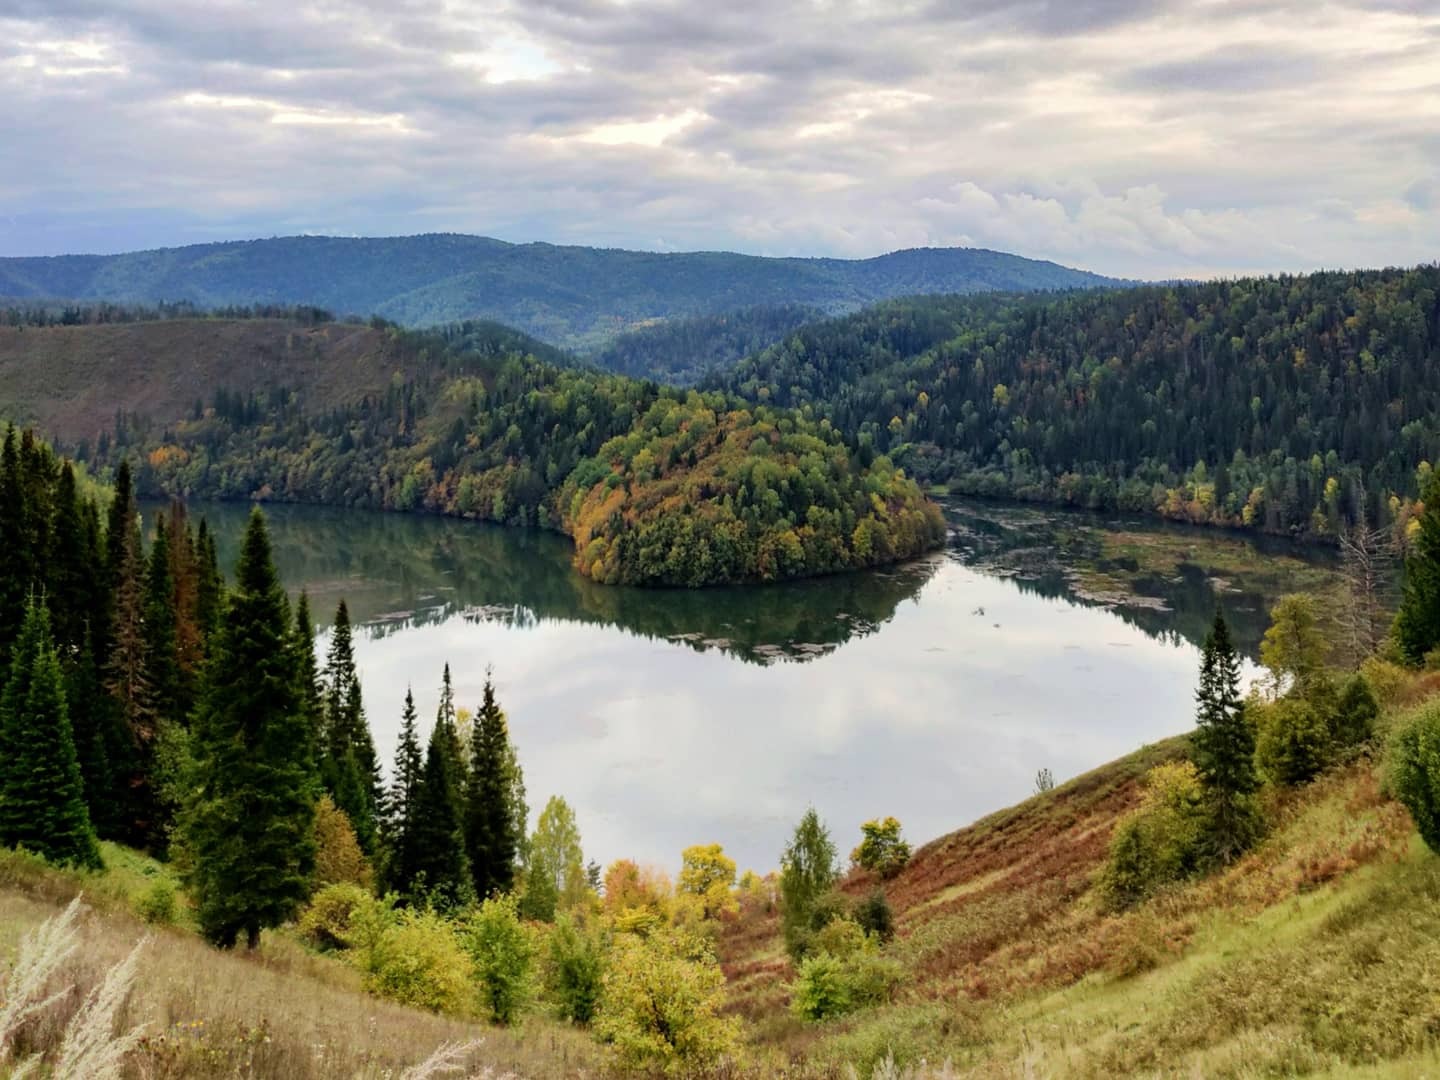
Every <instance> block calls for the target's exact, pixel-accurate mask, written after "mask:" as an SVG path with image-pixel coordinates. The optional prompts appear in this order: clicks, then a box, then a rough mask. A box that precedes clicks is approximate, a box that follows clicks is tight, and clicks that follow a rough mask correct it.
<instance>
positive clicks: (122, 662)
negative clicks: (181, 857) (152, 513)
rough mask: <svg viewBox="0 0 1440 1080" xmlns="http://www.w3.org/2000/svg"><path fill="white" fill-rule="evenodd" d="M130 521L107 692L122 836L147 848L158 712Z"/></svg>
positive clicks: (118, 578) (152, 823)
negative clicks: (114, 728) (116, 739)
mask: <svg viewBox="0 0 1440 1080" xmlns="http://www.w3.org/2000/svg"><path fill="white" fill-rule="evenodd" d="M127 521H128V524H127V525H126V526H125V527H126V528H128V529H129V536H128V538H127V542H126V544H125V545H124V547H123V548H122V549H121V554H120V564H119V566H118V568H117V571H116V575H115V579H114V580H115V591H114V593H113V604H112V613H113V614H112V617H111V620H110V654H109V657H108V659H107V660H106V662H105V692H106V693H107V694H108V695H109V699H110V707H111V708H112V709H113V710H114V712H115V717H116V720H117V722H118V724H119V730H120V732H122V733H123V738H122V739H121V740H120V743H119V745H117V746H115V747H113V748H112V749H113V752H112V755H111V758H110V766H111V768H112V769H113V770H114V771H115V776H116V781H117V784H118V786H119V787H118V792H119V795H120V799H121V803H122V807H121V822H120V837H121V838H122V839H124V840H125V842H126V843H128V844H130V845H132V846H134V847H144V846H146V845H147V844H149V843H151V842H152V841H153V840H154V839H155V835H154V834H155V830H156V828H157V826H158V822H157V820H156V815H155V804H154V792H153V789H152V787H151V785H150V774H151V763H152V759H153V755H154V747H155V736H156V723H155V721H156V714H155V707H154V697H153V694H152V691H151V685H150V677H149V674H148V672H147V670H146V664H145V661H146V653H147V646H146V640H145V615H144V609H145V593H144V581H143V574H144V559H143V558H142V556H141V554H140V535H139V529H138V522H137V519H136V518H135V517H134V516H131V517H129V518H128V519H127Z"/></svg>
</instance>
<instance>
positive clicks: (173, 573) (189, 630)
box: [158, 499, 205, 716]
mask: <svg viewBox="0 0 1440 1080" xmlns="http://www.w3.org/2000/svg"><path fill="white" fill-rule="evenodd" d="M158 524H159V527H160V528H161V529H163V530H164V532H165V540H166V543H165V547H166V551H167V552H168V553H169V556H170V582H171V588H172V597H171V607H172V608H173V609H174V612H175V664H176V675H177V707H178V709H179V711H180V713H181V714H182V715H184V716H189V714H190V710H191V709H192V708H194V705H195V693H196V687H197V684H198V682H199V677H200V665H201V663H202V662H203V661H204V658H205V647H204V644H205V643H204V635H203V632H202V630H201V627H200V620H199V615H198V611H197V606H198V592H199V588H200V566H199V563H198V561H197V557H196V549H195V534H194V530H192V529H191V527H190V521H189V515H188V513H187V511H186V509H185V504H184V503H183V502H181V501H180V500H179V499H176V500H174V501H172V502H171V504H170V512H169V513H168V514H161V515H160V519H159V523H158Z"/></svg>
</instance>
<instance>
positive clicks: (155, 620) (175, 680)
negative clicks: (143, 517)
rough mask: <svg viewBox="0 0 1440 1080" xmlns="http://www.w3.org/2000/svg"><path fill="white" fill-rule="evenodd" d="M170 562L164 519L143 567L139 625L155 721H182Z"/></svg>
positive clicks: (173, 586)
mask: <svg viewBox="0 0 1440 1080" xmlns="http://www.w3.org/2000/svg"><path fill="white" fill-rule="evenodd" d="M172 571H173V567H172V566H171V562H170V535H169V533H168V532H167V530H166V529H165V526H164V522H163V520H162V521H161V523H160V524H159V525H158V526H157V527H156V529H155V542H154V543H153V545H152V546H151V548H150V558H149V561H148V562H147V563H146V567H145V596H144V601H143V604H142V623H143V627H144V639H145V661H144V668H145V679H146V682H147V683H148V684H149V688H150V707H151V708H152V709H153V710H154V712H155V715H156V718H157V721H158V720H171V721H177V722H178V721H181V720H183V719H184V716H183V710H182V706H181V685H180V684H181V677H180V657H179V655H178V652H177V649H176V627H175V624H176V618H175V579H174V576H173V573H172Z"/></svg>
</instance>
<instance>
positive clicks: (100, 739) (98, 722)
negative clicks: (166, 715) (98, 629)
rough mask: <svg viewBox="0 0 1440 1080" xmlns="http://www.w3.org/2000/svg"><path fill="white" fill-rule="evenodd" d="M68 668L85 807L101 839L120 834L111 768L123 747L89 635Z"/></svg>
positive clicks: (68, 690)
mask: <svg viewBox="0 0 1440 1080" xmlns="http://www.w3.org/2000/svg"><path fill="white" fill-rule="evenodd" d="M62 666H63V667H64V669H65V702H66V705H67V707H68V712H69V714H70V728H71V733H72V735H73V738H74V742H75V755H76V757H77V759H78V760H79V762H80V777H81V779H82V780H83V781H84V787H85V805H86V807H87V809H88V810H89V812H90V822H91V824H92V825H94V826H95V831H96V832H97V833H98V834H99V835H100V836H102V837H106V838H109V837H111V836H116V835H118V833H119V828H120V822H121V820H122V817H121V810H122V808H121V806H120V799H119V796H118V793H117V791H116V788H115V773H114V770H113V769H112V768H111V767H110V757H111V753H112V749H113V748H116V747H118V746H120V745H122V743H121V740H120V738H119V735H120V732H119V731H118V730H117V727H116V725H115V723H114V715H115V714H114V711H113V710H112V709H111V708H110V702H109V699H108V698H106V696H105V691H104V690H103V689H102V688H101V686H100V672H99V670H98V669H97V668H96V666H95V654H94V652H92V651H91V649H90V642H89V635H88V634H87V635H86V638H85V640H84V642H83V643H82V645H81V648H80V652H79V653H78V654H77V655H76V656H74V657H73V658H72V659H71V660H70V661H69V662H67V663H66V664H64V665H62Z"/></svg>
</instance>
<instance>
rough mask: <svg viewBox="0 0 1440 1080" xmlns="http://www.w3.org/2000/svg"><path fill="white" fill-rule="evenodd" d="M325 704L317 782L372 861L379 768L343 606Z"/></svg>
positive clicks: (327, 671) (327, 676)
mask: <svg viewBox="0 0 1440 1080" xmlns="http://www.w3.org/2000/svg"><path fill="white" fill-rule="evenodd" d="M324 704H325V710H324V727H323V734H322V743H323V745H324V756H323V758H322V764H321V777H322V779H323V780H324V783H325V787H326V790H327V791H329V792H330V796H331V798H333V799H334V800H335V805H336V806H338V807H339V808H340V809H341V810H343V811H344V812H345V816H346V817H348V818H349V819H350V822H351V824H352V825H354V827H355V835H356V838H357V839H358V840H359V841H360V847H361V849H362V850H363V851H364V852H365V853H366V854H367V855H372V854H374V852H375V842H376V838H377V825H378V819H379V811H380V801H381V800H380V796H381V783H380V765H379V761H378V759H377V757H376V754H375V741H374V739H373V738H372V737H371V734H370V726H369V724H367V723H366V721H365V706H364V702H363V701H362V699H361V695H360V676H359V673H358V672H357V671H356V669H355V646H354V640H353V638H352V635H351V630H350V611H349V608H348V607H347V606H346V604H345V601H344V600H341V601H340V604H339V607H338V608H337V609H336V611H335V626H334V629H333V630H332V632H331V638H330V651H329V654H328V655H327V657H326V661H325V681H324Z"/></svg>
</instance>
